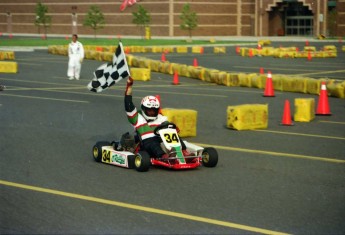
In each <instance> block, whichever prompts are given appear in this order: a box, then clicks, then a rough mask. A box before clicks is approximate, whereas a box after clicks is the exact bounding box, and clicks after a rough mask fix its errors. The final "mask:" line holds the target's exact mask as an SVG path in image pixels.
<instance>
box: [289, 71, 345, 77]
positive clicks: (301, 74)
mask: <svg viewBox="0 0 345 235" xmlns="http://www.w3.org/2000/svg"><path fill="white" fill-rule="evenodd" d="M343 72H345V70H333V71H320V72H313V73H300V74H294V75H296V76H308V75H315V74H333V73H343Z"/></svg>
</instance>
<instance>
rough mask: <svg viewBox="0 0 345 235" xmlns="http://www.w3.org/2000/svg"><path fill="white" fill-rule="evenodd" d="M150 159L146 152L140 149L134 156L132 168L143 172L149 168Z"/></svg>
mask: <svg viewBox="0 0 345 235" xmlns="http://www.w3.org/2000/svg"><path fill="white" fill-rule="evenodd" d="M150 165H151V160H150V156H149V154H148V153H147V152H145V151H142V152H140V153H137V154H136V155H135V157H134V168H135V169H136V170H137V171H139V172H145V171H148V170H149V169H150Z"/></svg>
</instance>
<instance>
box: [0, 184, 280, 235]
mask: <svg viewBox="0 0 345 235" xmlns="http://www.w3.org/2000/svg"><path fill="white" fill-rule="evenodd" d="M0 184H1V185H5V186H10V187H15V188H21V189H27V190H31V191H36V192H41V193H48V194H53V195H58V196H63V197H69V198H74V199H80V200H85V201H91V202H96V203H101V204H106V205H111V206H117V207H123V208H127V209H132V210H137V211H144V212H148V213H155V214H160V215H165V216H171V217H176V218H180V219H187V220H193V221H197V222H202V223H208V224H214V225H219V226H223V227H229V228H234V229H240V230H244V231H250V232H256V233H262V234H276V235H285V234H287V233H282V232H277V231H272V230H267V229H262V228H257V227H252V226H247V225H242V224H236V223H232V222H227V221H221V220H215V219H210V218H206V217H201V216H194V215H188V214H183V213H178V212H173V211H167V210H161V209H156V208H151V207H145V206H139V205H135V204H129V203H123V202H119V201H112V200H107V199H102V198H97V197H91V196H85V195H82V194H75V193H68V192H64V191H59V190H53V189H47V188H41V187H36V186H31V185H25V184H18V183H14V182H9V181H4V180H0Z"/></svg>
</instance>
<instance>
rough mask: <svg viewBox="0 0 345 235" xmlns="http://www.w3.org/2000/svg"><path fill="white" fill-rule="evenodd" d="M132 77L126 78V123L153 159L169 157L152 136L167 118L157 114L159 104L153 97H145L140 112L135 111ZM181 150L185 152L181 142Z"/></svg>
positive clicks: (158, 138) (157, 137) (157, 138)
mask: <svg viewBox="0 0 345 235" xmlns="http://www.w3.org/2000/svg"><path fill="white" fill-rule="evenodd" d="M133 82H134V81H133V79H132V77H130V76H129V77H128V79H127V86H126V91H125V100H124V101H125V110H126V114H127V118H128V121H129V122H130V123H131V124H132V125H133V127H134V128H135V130H136V132H137V133H138V135H139V136H140V139H141V141H142V144H143V146H144V148H145V150H146V151H147V152H148V153H149V155H150V156H153V157H155V158H167V157H169V156H168V154H166V153H165V152H164V151H163V149H162V148H161V145H160V143H161V139H160V137H159V136H156V135H155V134H154V132H153V131H154V129H155V128H156V127H157V126H159V125H160V124H162V123H163V122H167V121H168V118H167V117H166V116H163V115H162V114H160V113H159V109H160V102H159V100H158V99H157V98H156V97H155V96H146V97H144V98H143V99H142V101H141V110H139V111H138V110H137V108H136V107H135V105H134V104H133V102H132V86H133ZM181 144H182V149H183V151H184V152H185V151H186V150H185V149H186V146H185V145H184V143H183V141H181Z"/></svg>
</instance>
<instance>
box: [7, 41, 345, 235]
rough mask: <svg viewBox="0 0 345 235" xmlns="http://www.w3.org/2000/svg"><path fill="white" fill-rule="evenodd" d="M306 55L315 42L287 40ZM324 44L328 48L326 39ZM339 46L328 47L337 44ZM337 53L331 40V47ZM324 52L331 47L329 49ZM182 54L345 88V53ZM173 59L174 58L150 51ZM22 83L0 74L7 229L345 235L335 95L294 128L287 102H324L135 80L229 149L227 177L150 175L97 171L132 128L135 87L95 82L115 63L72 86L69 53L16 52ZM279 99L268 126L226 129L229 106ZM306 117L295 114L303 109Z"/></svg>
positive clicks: (222, 151)
mask: <svg viewBox="0 0 345 235" xmlns="http://www.w3.org/2000/svg"><path fill="white" fill-rule="evenodd" d="M274 43H275V46H278V45H283V46H285V45H286V46H294V45H297V46H300V47H302V46H303V42H274ZM315 43H316V42H315ZM325 43H326V42H324V44H325ZM327 44H329V43H327ZM315 45H316V46H317V47H321V46H323V44H322V43H317V44H315ZM210 50H211V48H206V49H205V53H204V54H202V55H200V54H177V53H176V54H175V53H174V54H168V55H167V59H168V60H169V61H171V62H176V63H185V64H192V61H193V59H194V58H197V59H198V62H199V65H201V66H204V67H208V68H215V69H219V70H223V71H234V72H235V71H240V72H258V71H259V68H260V67H264V69H265V71H267V70H271V71H272V73H279V74H295V75H296V74H299V75H301V76H302V74H303V76H308V77H312V78H321V77H327V78H333V79H339V80H344V78H345V70H344V66H343V65H344V62H345V59H344V58H345V52H341V51H339V52H338V53H339V54H338V57H337V58H329V59H321V58H320V59H313V60H312V61H308V60H306V59H287V58H284V59H277V58H272V57H261V58H259V57H254V58H246V57H240V56H238V55H236V52H235V48H234V47H229V48H227V53H226V54H214V53H211V51H210ZM140 56H146V57H148V58H153V59H160V56H161V55H160V54H147V55H140ZM16 61H17V62H18V64H19V72H18V73H17V74H4V73H2V74H0V84H1V85H5V86H6V89H5V90H3V91H0V133H1V134H0V153H1V161H0V199H1V202H0V233H1V234H344V233H345V224H344V221H343V220H344V218H345V200H344V199H345V184H344V178H345V168H344V164H345V148H344V144H345V134H344V133H345V109H344V108H345V102H344V99H340V98H335V97H329V105H330V109H331V112H332V115H330V116H316V118H315V119H314V120H313V121H311V122H294V125H293V126H283V125H280V123H281V120H282V114H283V108H284V101H285V100H286V99H288V100H290V101H291V103H292V104H293V100H294V99H295V98H314V99H315V101H316V102H317V99H318V96H316V95H310V94H302V93H293V92H280V91H276V92H275V95H276V96H275V97H269V98H268V97H263V96H262V94H263V90H261V89H256V88H247V87H226V86H220V85H215V84H212V83H206V82H203V81H200V80H197V79H191V78H185V77H179V82H180V85H173V84H172V79H173V78H172V76H171V75H168V74H160V73H151V80H150V81H147V82H143V81H135V83H134V88H133V89H134V90H133V92H134V94H133V95H134V102H135V104H136V105H138V106H139V103H140V100H141V98H142V97H143V96H146V95H150V94H153V95H156V94H159V95H160V97H161V101H162V106H163V107H170V108H186V109H193V110H196V111H197V112H198V120H197V136H196V137H188V138H186V140H188V141H190V142H192V143H196V144H200V145H202V146H211V147H215V148H216V149H217V151H218V154H219V163H218V165H217V167H215V168H205V167H201V168H197V169H194V170H186V171H172V170H167V169H162V168H154V167H152V168H151V169H150V170H149V171H148V172H145V173H139V172H136V171H135V170H132V169H124V168H119V167H115V166H111V165H106V164H101V163H96V162H95V161H94V160H93V157H92V152H91V150H92V146H93V145H94V143H95V142H96V141H100V140H114V139H118V138H120V136H121V135H122V134H123V133H125V132H126V131H131V130H132V129H131V126H130V124H129V123H128V121H127V119H126V115H125V112H124V107H123V95H124V89H125V83H124V82H120V83H118V84H116V85H115V86H114V87H111V88H110V89H108V90H106V91H104V92H103V93H100V94H96V93H92V92H90V91H88V90H87V88H86V85H87V83H88V82H89V81H90V80H91V78H92V73H93V71H94V70H95V69H96V68H97V67H98V66H99V65H100V64H102V62H100V61H93V60H85V61H84V62H83V65H82V73H81V80H79V81H76V80H72V81H70V80H68V79H67V77H66V72H67V57H65V56H58V55H51V54H48V53H47V50H45V49H39V50H33V51H26V52H16ZM240 104H268V107H269V116H268V128H267V129H262V130H251V131H249V130H248V131H236V130H232V129H228V128H226V109H227V107H228V106H230V105H231V106H233V105H240ZM291 109H292V110H291V111H292V113H293V112H294V107H293V105H292V106H291Z"/></svg>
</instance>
